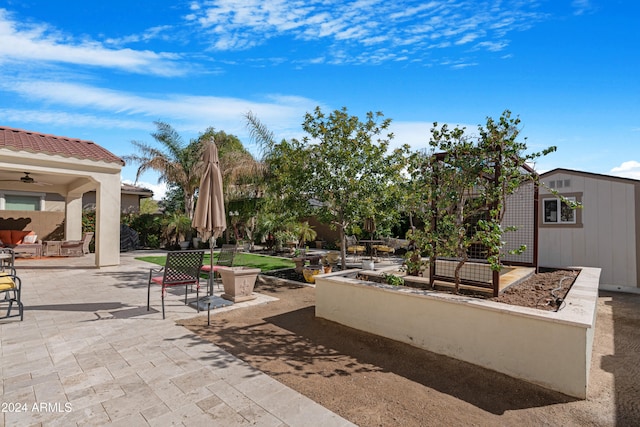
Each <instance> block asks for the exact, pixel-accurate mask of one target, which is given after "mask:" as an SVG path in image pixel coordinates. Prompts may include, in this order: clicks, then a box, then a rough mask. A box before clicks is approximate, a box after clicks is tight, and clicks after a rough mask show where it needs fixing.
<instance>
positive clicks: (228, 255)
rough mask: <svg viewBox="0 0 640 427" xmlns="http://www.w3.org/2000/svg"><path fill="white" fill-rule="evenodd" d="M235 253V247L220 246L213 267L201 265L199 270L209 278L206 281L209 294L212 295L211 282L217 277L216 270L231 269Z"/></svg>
mask: <svg viewBox="0 0 640 427" xmlns="http://www.w3.org/2000/svg"><path fill="white" fill-rule="evenodd" d="M236 252H237V248H236V245H222V247H221V248H220V252H219V253H218V259H217V260H216V263H215V264H213V265H203V266H202V267H201V268H200V270H201V271H202V272H203V273H207V274H208V275H209V278H208V280H207V283H209V294H213V281H212V280H213V279H215V277H216V275H217V276H219V273H218V270H219V269H220V267H233V260H234V259H235V256H236ZM212 273H213V276H212ZM218 286H219V284H218Z"/></svg>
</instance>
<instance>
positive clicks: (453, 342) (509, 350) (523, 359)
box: [316, 268, 600, 398]
mask: <svg viewBox="0 0 640 427" xmlns="http://www.w3.org/2000/svg"><path fill="white" fill-rule="evenodd" d="M349 276H351V277H349ZM599 277H600V269H597V268H582V270H581V272H580V274H579V275H578V276H577V278H576V280H575V283H574V284H573V286H572V288H571V290H570V291H569V292H568V294H567V295H566V296H565V297H564V307H562V309H561V310H559V311H557V312H553V311H551V312H549V311H543V310H538V309H535V308H529V307H520V306H515V305H510V304H504V303H500V302H496V301H490V300H486V299H479V298H472V297H469V296H464V295H453V294H449V293H443V292H437V291H432V290H421V289H413V288H409V287H405V286H391V285H387V284H383V283H375V282H371V281H363V280H358V279H356V277H355V273H346V274H341V275H331V276H319V277H317V279H316V316H318V317H321V318H325V319H328V320H331V321H334V322H337V323H341V324H343V325H346V326H349V327H352V328H356V329H360V330H363V331H366V332H369V333H373V334H376V335H380V336H384V337H387V338H391V339H394V340H397V341H401V342H406V343H409V344H411V345H414V346H417V347H420V348H423V349H426V350H429V351H433V352H435V353H439V354H444V355H447V356H450V357H454V358H456V359H460V360H464V361H467V362H470V363H474V364H476V365H479V366H483V367H486V368H489V369H493V370H495V371H498V372H502V373H505V374H507V375H510V376H513V377H516V378H520V379H523V380H526V381H530V382H532V383H536V384H539V385H542V386H544V387H547V388H550V389H553V390H557V391H560V392H563V393H565V394H568V395H571V396H575V397H579V398H585V397H586V390H587V384H588V378H589V367H590V362H591V349H592V344H593V334H594V327H595V313H596V303H597V296H598V282H599Z"/></svg>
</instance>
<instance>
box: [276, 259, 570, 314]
mask: <svg viewBox="0 0 640 427" xmlns="http://www.w3.org/2000/svg"><path fill="white" fill-rule="evenodd" d="M578 273H579V270H564V269H549V268H546V269H545V268H540V269H539V272H538V273H537V274H534V275H533V276H531V277H530V278H528V279H527V280H525V281H523V282H521V283H519V284H516V285H512V286H510V287H508V288H507V289H505V290H504V291H503V292H502V293H501V294H500V295H499V296H497V297H489V296H487V295H482V294H477V293H470V292H465V291H463V290H461V293H463V294H464V295H468V296H472V297H475V298H481V299H487V300H490V301H497V302H502V303H505V304H511V305H518V306H522V307H531V308H537V309H539V310H546V311H557V310H559V309H560V310H561V309H562V307H563V306H564V298H565V297H566V295H567V293H568V292H569V289H571V286H572V285H573V282H574V281H575V279H576V277H577V276H578ZM269 275H273V276H276V277H279V278H282V279H289V280H293V281H297V282H301V283H306V282H305V280H304V277H303V276H302V274H299V273H296V272H295V271H294V270H293V269H290V270H289V269H287V270H279V271H276V272H273V273H269ZM360 278H361V279H362V280H370V281H377V282H381V283H382V282H384V279H383V278H382V277H379V276H371V277H366V278H365V277H360ZM405 286H409V287H413V288H418V289H426V288H427V287H425V286H424V284H423V283H422V282H412V281H411V278H410V276H409V277H406V276H405ZM441 292H447V293H451V291H448V290H442V291H441Z"/></svg>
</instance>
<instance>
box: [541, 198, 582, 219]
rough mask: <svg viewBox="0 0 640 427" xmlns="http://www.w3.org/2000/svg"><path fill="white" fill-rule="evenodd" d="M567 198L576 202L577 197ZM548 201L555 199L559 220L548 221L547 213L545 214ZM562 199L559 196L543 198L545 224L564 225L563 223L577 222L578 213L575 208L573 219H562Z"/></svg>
mask: <svg viewBox="0 0 640 427" xmlns="http://www.w3.org/2000/svg"><path fill="white" fill-rule="evenodd" d="M565 199H566V200H569V201H572V202H575V201H576V198H575V197H573V196H572V197H565ZM547 201H553V202H555V203H556V212H557V213H558V220H557V221H547V218H546V214H545V206H546V203H547ZM562 203H563V202H562V200H561V199H559V198H557V197H548V198H543V199H542V223H543V224H552V225H562V224H576V220H577V213H576V210H575V209H572V211H573V221H562Z"/></svg>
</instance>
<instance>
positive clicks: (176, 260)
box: [147, 250, 204, 319]
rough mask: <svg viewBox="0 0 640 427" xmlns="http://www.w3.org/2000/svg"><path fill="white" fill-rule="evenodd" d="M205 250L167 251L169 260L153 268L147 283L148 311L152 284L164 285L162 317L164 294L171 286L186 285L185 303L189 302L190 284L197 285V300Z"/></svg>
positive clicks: (163, 315)
mask: <svg viewBox="0 0 640 427" xmlns="http://www.w3.org/2000/svg"><path fill="white" fill-rule="evenodd" d="M203 257H204V251H203V250H194V251H174V252H169V253H167V261H166V262H165V265H164V267H162V268H159V269H158V268H155V269H154V268H152V269H151V271H150V272H149V284H148V285H147V311H149V307H150V301H151V284H152V283H156V284H158V285H160V286H162V318H163V319H164V318H165V314H164V296H165V293H166V290H167V288H168V287H170V286H180V285H184V286H185V290H184V303H185V305H186V304H187V294H188V293H189V285H196V300H197V299H198V298H199V291H200V268H201V267H202V259H203Z"/></svg>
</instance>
